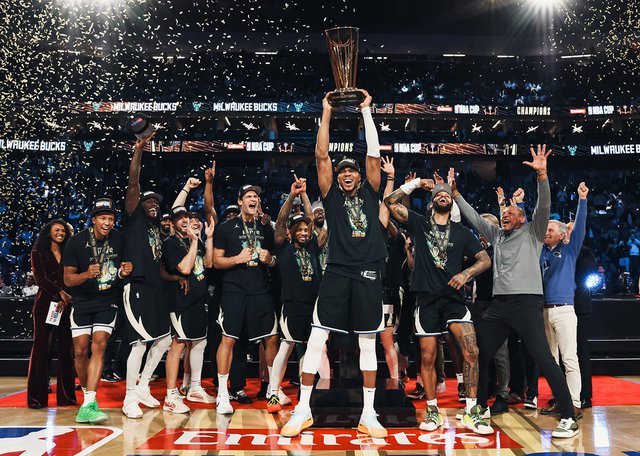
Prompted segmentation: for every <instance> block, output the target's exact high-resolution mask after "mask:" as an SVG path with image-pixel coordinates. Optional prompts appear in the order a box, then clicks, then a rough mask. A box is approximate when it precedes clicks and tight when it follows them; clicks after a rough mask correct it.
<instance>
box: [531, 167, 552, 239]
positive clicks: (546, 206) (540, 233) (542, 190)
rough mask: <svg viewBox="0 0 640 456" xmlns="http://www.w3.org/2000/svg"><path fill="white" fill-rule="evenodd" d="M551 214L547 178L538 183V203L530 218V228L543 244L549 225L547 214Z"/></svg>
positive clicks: (549, 190) (549, 189)
mask: <svg viewBox="0 0 640 456" xmlns="http://www.w3.org/2000/svg"><path fill="white" fill-rule="evenodd" d="M550 212H551V188H549V178H547V179H545V180H543V181H538V201H537V202H536V208H535V210H534V211H533V216H532V217H531V226H532V231H533V235H534V236H535V238H536V239H537V240H538V241H540V242H543V241H544V236H545V234H546V233H547V225H549V213H550Z"/></svg>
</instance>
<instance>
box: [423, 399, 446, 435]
mask: <svg viewBox="0 0 640 456" xmlns="http://www.w3.org/2000/svg"><path fill="white" fill-rule="evenodd" d="M443 424H444V420H443V419H442V415H441V414H440V409H438V407H437V406H435V405H430V406H428V407H427V414H426V415H425V417H424V421H423V422H422V423H420V429H422V430H423V431H435V430H436V429H438V428H439V427H441V426H442V425H443Z"/></svg>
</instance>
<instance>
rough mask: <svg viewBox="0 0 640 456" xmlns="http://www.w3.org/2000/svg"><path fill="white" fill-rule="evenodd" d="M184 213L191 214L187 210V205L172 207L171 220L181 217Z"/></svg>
mask: <svg viewBox="0 0 640 456" xmlns="http://www.w3.org/2000/svg"><path fill="white" fill-rule="evenodd" d="M183 215H186V216H188V215H189V211H187V208H186V207H184V206H176V207H174V208H172V209H171V220H175V219H177V218H179V217H182V216H183Z"/></svg>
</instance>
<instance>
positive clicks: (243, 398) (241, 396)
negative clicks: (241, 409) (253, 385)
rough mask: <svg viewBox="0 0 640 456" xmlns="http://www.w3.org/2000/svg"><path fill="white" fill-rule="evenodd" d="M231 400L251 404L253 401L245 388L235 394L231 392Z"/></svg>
mask: <svg viewBox="0 0 640 456" xmlns="http://www.w3.org/2000/svg"><path fill="white" fill-rule="evenodd" d="M229 400H230V401H236V402H237V403H238V404H245V405H246V404H251V403H252V402H253V401H252V400H251V398H250V397H249V396H247V395H246V393H245V392H244V391H243V390H240V391H238V392H237V393H235V394H229Z"/></svg>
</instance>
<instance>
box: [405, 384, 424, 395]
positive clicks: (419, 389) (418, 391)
mask: <svg viewBox="0 0 640 456" xmlns="http://www.w3.org/2000/svg"><path fill="white" fill-rule="evenodd" d="M424 396H425V392H424V387H423V386H422V385H421V384H420V383H416V389H414V390H413V392H412V393H409V394H407V397H408V398H409V399H424Z"/></svg>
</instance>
